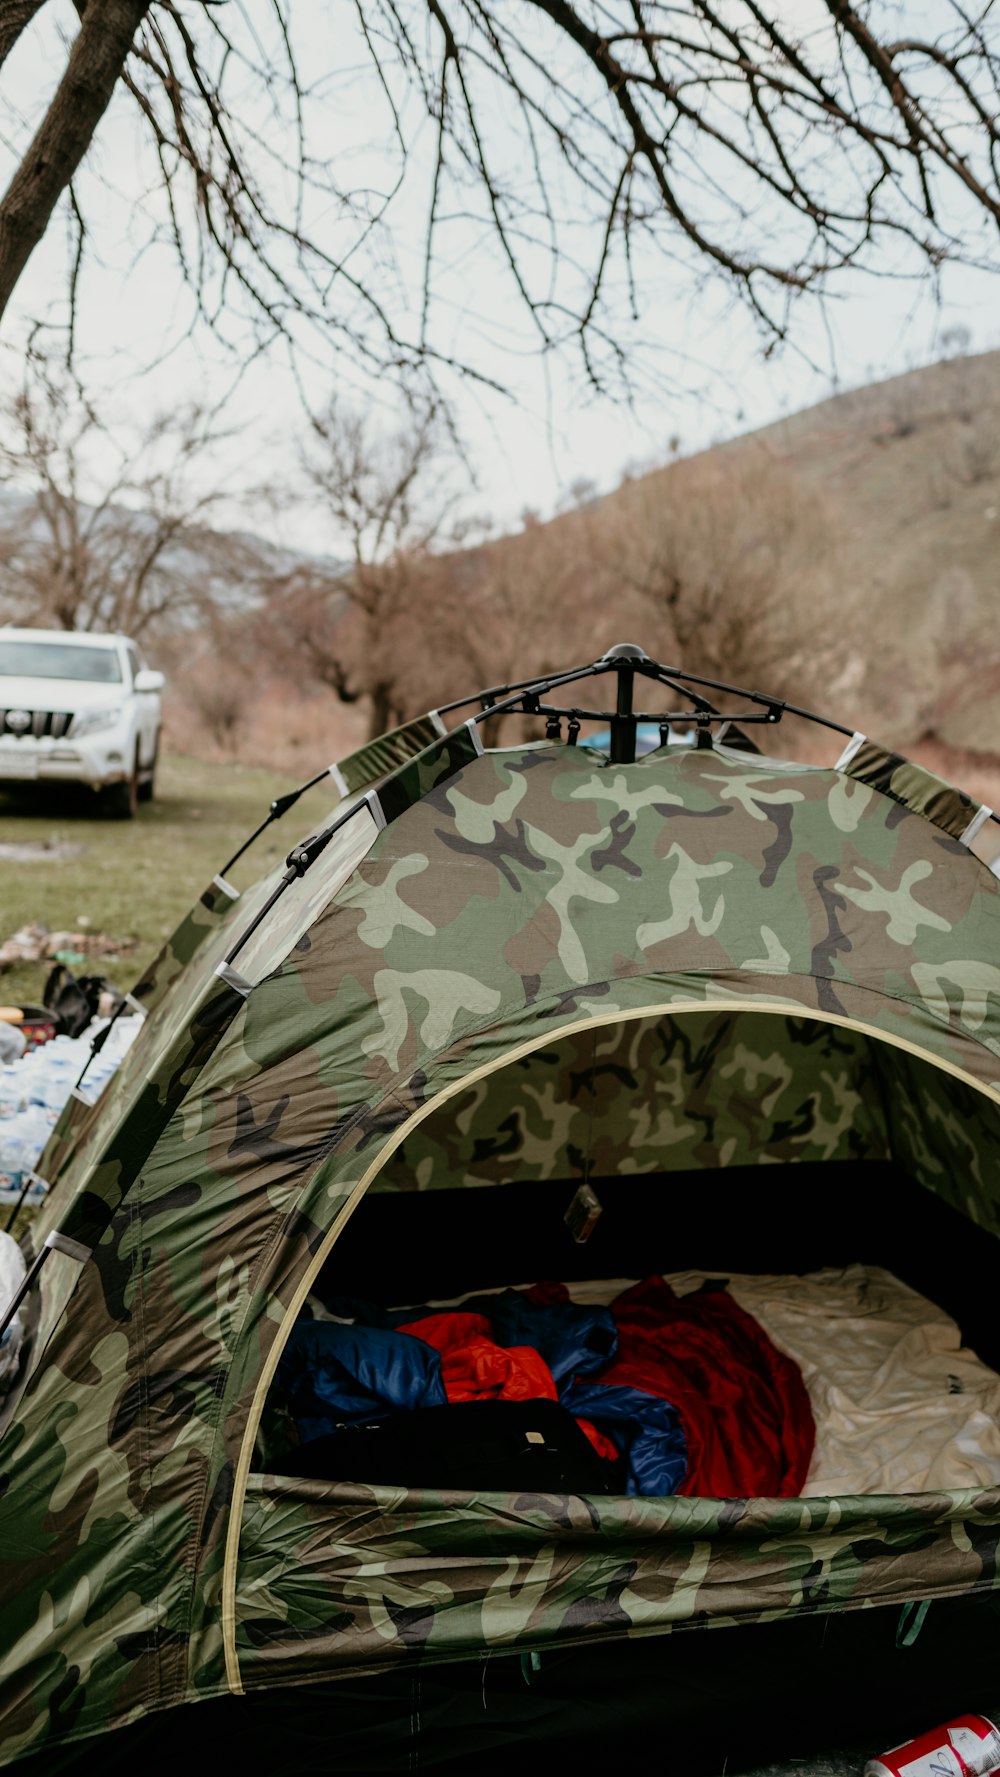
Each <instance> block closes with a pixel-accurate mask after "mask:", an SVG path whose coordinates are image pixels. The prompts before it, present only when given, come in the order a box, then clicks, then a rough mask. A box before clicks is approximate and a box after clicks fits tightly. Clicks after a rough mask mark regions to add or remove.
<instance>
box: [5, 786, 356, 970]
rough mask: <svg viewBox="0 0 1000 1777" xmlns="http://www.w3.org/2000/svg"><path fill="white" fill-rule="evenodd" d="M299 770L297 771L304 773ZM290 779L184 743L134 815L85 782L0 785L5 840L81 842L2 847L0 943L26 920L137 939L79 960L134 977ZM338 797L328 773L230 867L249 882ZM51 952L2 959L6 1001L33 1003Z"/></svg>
mask: <svg viewBox="0 0 1000 1777" xmlns="http://www.w3.org/2000/svg"><path fill="white" fill-rule="evenodd" d="M300 781H301V780H300ZM294 787H295V782H294V780H293V779H289V778H288V777H287V776H281V775H278V774H277V773H276V772H271V771H262V770H258V769H255V768H252V767H248V766H242V765H220V764H207V763H205V762H204V761H202V760H198V759H194V758H190V757H188V756H186V755H184V754H173V755H168V756H167V757H166V758H164V759H163V760H162V761H161V765H160V772H159V776H158V781H157V793H156V798H155V800H154V801H153V802H149V803H143V804H142V805H141V806H140V809H139V813H138V816H137V818H136V819H135V820H134V821H118V820H109V819H107V818H106V817H105V816H104V814H103V811H102V810H101V809H100V806H99V804H98V803H97V800H96V798H95V797H94V796H92V795H91V793H90V792H89V791H78V790H76V789H75V788H74V789H72V790H70V789H66V790H63V789H59V790H55V789H53V790H49V787H48V786H45V787H44V789H43V788H41V787H39V786H35V785H33V786H32V788H31V791H30V792H29V791H27V790H24V791H19V792H17V793H10V794H6V793H4V792H0V844H5V845H12V844H16V845H26V844H27V845H48V844H55V845H59V844H66V845H71V846H79V847H80V850H79V851H78V852H76V853H75V854H74V855H73V856H69V857H65V856H64V857H63V858H62V859H59V858H58V857H57V856H52V857H46V855H45V853H44V852H42V851H40V852H39V856H38V858H37V860H36V859H34V858H32V859H31V861H30V862H28V861H25V862H20V861H19V862H10V861H9V860H7V859H3V858H2V857H0V944H2V943H3V941H4V940H5V939H6V938H8V937H10V936H11V935H12V934H13V933H14V932H15V931H17V930H18V928H19V927H21V926H23V925H26V924H28V923H30V922H33V921H38V922H41V923H42V924H43V925H45V926H47V927H48V928H49V930H50V931H76V930H78V929H81V925H82V922H83V921H86V926H85V927H84V928H83V929H86V930H88V931H91V932H103V933H106V934H107V935H108V936H109V937H114V938H116V939H122V940H129V939H130V940H132V941H133V946H132V947H131V948H129V949H127V950H123V951H122V953H121V954H118V955H110V956H106V957H101V958H94V959H93V960H91V959H88V960H87V961H86V962H85V963H79V964H75V965H73V967H74V968H75V970H76V972H77V973H82V974H89V973H97V974H102V975H106V976H107V978H108V979H109V980H110V981H113V982H114V983H115V985H116V986H118V987H121V988H128V987H130V986H131V985H132V983H133V982H134V981H135V979H136V977H137V976H138V974H139V972H140V970H141V969H142V968H143V966H144V964H145V963H146V962H147V961H148V960H149V958H150V957H152V956H153V955H155V953H156V951H157V950H158V949H159V947H160V945H161V944H162V942H163V940H164V938H166V937H168V936H169V934H170V933H171V932H172V931H173V929H174V927H175V925H176V924H177V922H178V920H179V919H181V918H182V916H183V915H184V914H185V913H186V912H187V910H188V908H189V907H190V906H191V904H192V902H193V901H194V900H195V898H196V897H197V896H198V895H199V894H200V893H201V891H202V889H203V888H204V887H205V884H206V883H207V882H208V881H209V880H210V879H211V877H212V876H214V875H215V873H216V871H218V870H221V869H222V867H223V865H224V864H225V863H226V862H227V861H228V859H229V858H230V857H231V855H232V853H233V852H234V851H236V849H237V847H238V846H239V845H240V844H241V843H242V841H243V840H244V839H246V837H247V836H248V834H249V833H250V832H251V831H252V830H253V828H254V827H255V826H257V825H258V824H259V823H260V821H261V820H262V819H263V818H264V816H265V814H266V813H267V809H268V806H269V804H270V802H271V799H272V797H274V796H276V795H279V794H281V793H283V792H284V791H287V790H289V789H292V788H294ZM335 800H336V797H335V793H334V792H333V789H332V786H330V785H329V783H327V784H326V785H325V786H324V785H320V786H319V788H318V789H315V790H311V791H310V792H309V793H308V795H306V796H304V797H303V799H302V801H301V802H300V803H299V804H298V805H297V806H296V807H295V808H294V809H292V810H291V811H290V812H289V813H288V814H287V815H285V817H284V819H283V820H281V821H279V822H277V823H276V824H275V825H274V827H273V828H272V829H271V830H270V831H269V832H267V833H265V834H263V835H262V836H261V838H260V839H259V840H258V841H257V842H256V844H255V845H254V846H253V847H252V849H251V851H250V852H249V854H248V856H247V857H246V859H245V860H243V862H242V863H240V864H239V865H237V866H236V868H235V869H234V870H233V872H232V880H233V881H234V883H235V885H236V886H237V887H238V888H242V887H245V886H246V885H247V884H248V883H250V882H252V881H253V880H254V879H255V877H257V876H259V875H260V874H261V873H262V872H263V871H264V870H265V869H266V868H268V867H269V866H270V865H271V864H273V862H274V860H275V859H276V858H278V857H283V856H284V855H285V854H286V853H287V852H288V851H289V850H290V849H291V847H292V846H293V845H294V844H295V842H296V841H297V840H298V839H299V838H301V837H302V835H303V834H304V833H305V832H308V831H310V830H311V829H312V828H313V827H315V826H316V825H317V824H318V823H319V822H320V821H321V820H322V819H323V818H324V816H325V815H327V814H328V813H329V810H330V808H331V807H332V806H333V803H334V801H335ZM50 968H51V964H50V963H47V962H46V963H17V964H15V965H14V966H13V967H10V968H7V969H3V970H0V1001H2V1002H3V1003H5V1004H14V1005H20V1004H26V1003H28V1002H34V1003H37V1002H39V1001H40V1000H41V997H42V988H43V986H44V982H45V977H46V975H47V974H48V971H49V969H50Z"/></svg>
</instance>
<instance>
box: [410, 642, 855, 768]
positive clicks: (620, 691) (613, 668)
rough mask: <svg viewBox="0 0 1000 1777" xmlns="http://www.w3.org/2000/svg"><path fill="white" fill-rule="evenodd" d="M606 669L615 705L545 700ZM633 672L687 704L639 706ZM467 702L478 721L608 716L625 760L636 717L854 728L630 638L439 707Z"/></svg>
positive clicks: (615, 748)
mask: <svg viewBox="0 0 1000 1777" xmlns="http://www.w3.org/2000/svg"><path fill="white" fill-rule="evenodd" d="M608 673H614V674H615V675H616V681H617V683H616V697H615V706H614V708H613V709H597V710H592V709H583V708H579V709H574V708H559V707H557V706H555V705H552V704H548V703H545V702H544V701H543V699H545V698H547V697H549V696H550V695H551V694H552V692H554V691H558V690H560V689H562V687H563V686H566V685H572V684H577V683H579V682H580V681H581V680H584V679H595V678H600V677H603V676H605V675H606V674H608ZM636 674H639V675H640V677H642V678H644V679H651V680H652V681H653V682H654V683H655V684H659V685H663V686H665V687H666V688H667V689H668V690H671V691H675V692H677V694H678V695H679V696H680V697H682V698H684V699H686V701H687V702H688V704H689V705H690V708H688V709H685V710H682V711H680V712H675V711H669V712H666V713H663V712H658V713H654V714H647V713H645V712H640V711H637V710H636V709H635V678H636ZM705 691H715V692H721V693H722V694H723V695H724V696H727V697H735V698H739V699H741V700H742V701H744V702H746V703H747V704H750V705H752V706H753V708H752V709H750V710H748V711H743V712H741V713H740V714H738V715H737V714H733V713H732V712H731V711H726V710H720V709H719V708H718V707H717V705H716V704H715V703H713V702H712V701H711V700H710V699H709V698H708V697H706V696H705V695H704V694H703V693H704V692H705ZM470 704H479V706H480V707H479V710H478V713H477V714H476V715H475V716H473V717H472V720H473V721H474V722H477V723H479V722H485V721H487V720H488V719H489V718H490V717H493V716H500V715H516V714H523V715H529V716H545V717H547V718H548V720H549V721H550V723H553V722H555V720H556V719H557V718H559V719H563V718H565V719H567V720H568V721H569V722H570V724H571V730H572V727H573V725H574V724H575V723H577V722H579V721H598V722H607V724H608V726H609V728H610V730H611V761H612V763H613V764H615V765H629V764H631V763H632V762H633V760H634V759H635V739H636V728H637V725H638V723H640V722H659V723H660V724H661V725H663V726H664V727H667V726H668V725H669V724H670V723H671V722H678V723H681V722H692V721H694V722H695V724H696V725H697V726H698V727H699V728H701V729H704V730H706V731H707V730H708V729H710V727H711V726H712V724H713V723H726V722H730V723H732V722H735V723H737V724H747V723H765V724H774V723H776V722H780V721H781V718H782V716H784V715H785V714H786V713H787V714H788V715H790V716H801V717H802V718H803V719H804V720H805V721H807V722H815V723H817V724H818V725H819V726H820V727H822V728H829V729H832V730H833V731H834V733H836V734H844V735H847V736H848V738H850V736H851V735H852V733H853V732H854V731H853V729H851V728H846V727H845V726H844V724H843V723H842V722H834V721H833V720H832V718H831V717H829V716H821V715H819V714H818V713H817V712H816V711H815V710H808V709H805V708H803V707H801V706H800V705H798V704H792V703H788V702H787V700H786V699H785V698H781V697H772V696H770V695H769V694H768V693H767V692H763V691H751V690H749V689H748V688H747V687H746V686H745V685H730V684H728V683H727V682H726V681H725V680H723V679H710V678H707V677H705V676H704V675H703V674H700V673H690V672H687V671H685V669H684V668H683V667H679V666H663V665H661V664H660V663H659V661H656V660H651V659H650V657H649V655H648V654H647V653H646V652H645V650H644V649H642V648H640V647H638V646H637V644H636V643H634V642H619V643H617V645H616V646H615V647H613V648H609V649H608V652H607V653H606V654H603V655H602V656H601V658H600V659H599V660H594V661H591V662H590V664H589V665H588V666H580V667H574V668H572V669H571V670H570V671H569V672H565V673H548V674H545V675H544V676H542V677H540V678H537V679H520V680H518V681H517V682H516V683H515V684H513V685H492V686H490V687H489V688H488V689H487V690H486V691H480V692H477V693H476V694H475V695H474V696H472V697H464V698H459V699H457V700H456V701H455V702H454V703H447V704H443V705H442V706H441V708H440V710H439V712H438V713H439V715H441V716H447V715H450V714H452V713H453V712H454V711H456V710H461V709H467V708H468V707H469V705H470ZM570 738H571V743H572V741H575V739H576V735H575V733H573V732H572V731H571V736H570Z"/></svg>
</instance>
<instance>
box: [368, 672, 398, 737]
mask: <svg viewBox="0 0 1000 1777" xmlns="http://www.w3.org/2000/svg"><path fill="white" fill-rule="evenodd" d="M368 695H369V697H370V698H371V701H372V707H371V715H370V717H369V720H368V739H369V740H378V738H379V736H380V735H382V734H387V733H388V731H389V729H390V728H391V727H392V725H393V723H392V686H391V685H373V686H372V688H371V690H370V691H369V693H368Z"/></svg>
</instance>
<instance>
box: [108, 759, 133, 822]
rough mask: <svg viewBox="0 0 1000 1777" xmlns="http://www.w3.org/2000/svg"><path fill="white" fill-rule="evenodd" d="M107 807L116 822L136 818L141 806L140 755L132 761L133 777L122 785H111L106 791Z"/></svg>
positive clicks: (125, 780)
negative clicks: (137, 810)
mask: <svg viewBox="0 0 1000 1777" xmlns="http://www.w3.org/2000/svg"><path fill="white" fill-rule="evenodd" d="M104 796H105V806H106V808H107V811H108V813H109V815H111V817H112V819H113V820H116V821H131V820H133V819H134V818H135V813H136V809H137V808H138V806H139V758H138V754H137V755H136V757H135V759H134V760H133V761H132V771H131V775H130V776H129V777H127V778H125V779H124V780H123V782H122V783H120V784H111V785H110V787H109V788H108V789H107V790H105V792H104Z"/></svg>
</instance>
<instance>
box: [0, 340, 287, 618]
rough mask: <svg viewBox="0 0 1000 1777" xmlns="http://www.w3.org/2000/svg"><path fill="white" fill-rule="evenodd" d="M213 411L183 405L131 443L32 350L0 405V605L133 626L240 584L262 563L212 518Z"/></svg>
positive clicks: (189, 610)
mask: <svg viewBox="0 0 1000 1777" xmlns="http://www.w3.org/2000/svg"><path fill="white" fill-rule="evenodd" d="M217 436H218V434H217V431H216V429H215V427H214V423H213V421H212V419H211V416H210V415H208V414H207V413H206V412H205V411H203V410H202V409H200V408H198V407H191V406H188V407H185V408H182V409H179V410H177V411H176V412H172V413H170V414H165V415H160V416H158V417H154V418H153V419H151V420H150V421H149V423H148V425H147V426H146V429H145V432H144V434H143V436H142V437H141V439H139V440H137V441H126V440H125V439H124V438H122V437H121V436H120V435H117V434H115V433H114V431H113V430H112V429H111V428H109V427H107V426H106V425H105V424H104V423H103V422H102V420H101V418H100V417H99V415H98V414H97V412H96V411H95V409H94V408H93V406H92V405H91V404H90V403H89V402H88V401H86V400H85V399H83V398H82V397H81V396H80V394H79V391H78V389H77V387H76V385H75V384H74V383H73V381H72V380H71V379H69V378H67V377H66V376H65V375H57V374H56V373H54V372H53V369H52V366H51V365H50V364H49V363H48V362H47V361H46V360H45V359H44V358H38V357H32V358H29V360H28V363H27V366H26V375H25V379H24V381H23V383H22V385H21V387H20V388H19V389H18V390H16V391H15V392H14V393H13V394H12V395H10V396H9V397H8V398H7V400H6V401H5V402H3V403H2V405H0V482H2V483H4V484H6V486H7V489H8V492H7V498H6V500H5V501H4V503H3V505H2V506H0V609H2V611H3V612H4V614H5V615H6V617H7V618H8V620H10V619H15V620H23V619H28V620H30V621H33V622H41V623H49V624H51V625H53V626H55V627H61V628H64V629H105V630H118V631H121V632H123V633H124V634H127V635H132V636H141V635H142V634H143V633H144V632H147V631H149V630H150V629H155V627H156V626H157V625H158V624H162V622H163V621H164V620H165V619H169V620H170V621H171V622H176V621H178V620H180V621H183V620H184V619H185V618H186V619H188V620H190V619H191V618H193V617H194V616H196V615H198V614H199V613H202V612H204V611H205V610H207V609H208V608H209V607H210V606H213V605H215V604H217V603H218V602H219V601H220V600H222V601H224V600H225V598H226V597H227V596H231V595H232V594H233V593H234V592H235V591H237V590H238V589H243V588H245V587H246V585H247V584H248V582H252V580H253V578H254V576H255V575H257V576H259V574H260V571H261V564H260V561H259V559H258V558H257V556H256V555H255V553H254V551H253V549H252V547H251V546H250V545H249V544H247V543H246V542H244V541H243V540H242V539H240V538H239V537H236V536H233V535H227V534H225V533H219V532H216V531H213V530H212V529H210V528H209V524H208V520H209V518H210V516H211V514H212V511H213V508H214V507H215V506H216V505H217V504H218V501H219V498H220V494H219V491H218V489H217V488H207V487H206V478H205V470H204V461H203V459H204V457H205V454H206V452H207V451H208V449H209V447H210V445H211V444H212V443H213V442H215V441H216V439H217Z"/></svg>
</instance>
